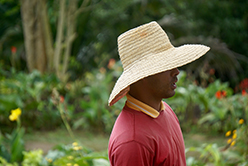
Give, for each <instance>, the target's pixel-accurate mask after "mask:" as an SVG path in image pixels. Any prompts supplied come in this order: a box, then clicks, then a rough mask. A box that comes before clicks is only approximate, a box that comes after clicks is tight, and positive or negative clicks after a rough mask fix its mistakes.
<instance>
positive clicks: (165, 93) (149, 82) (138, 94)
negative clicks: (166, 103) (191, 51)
mask: <svg viewBox="0 0 248 166" xmlns="http://www.w3.org/2000/svg"><path fill="white" fill-rule="evenodd" d="M178 74H179V70H178V69H177V68H174V69H171V70H167V71H164V72H161V73H158V74H154V75H151V76H148V77H145V78H143V79H141V80H139V81H137V82H135V83H133V84H131V85H130V90H129V93H130V95H131V96H133V97H135V98H138V99H141V98H144V97H148V98H150V99H152V98H153V99H156V100H157V101H161V100H162V99H163V98H170V97H172V96H174V94H175V89H176V82H177V80H178V79H177V75H178Z"/></svg>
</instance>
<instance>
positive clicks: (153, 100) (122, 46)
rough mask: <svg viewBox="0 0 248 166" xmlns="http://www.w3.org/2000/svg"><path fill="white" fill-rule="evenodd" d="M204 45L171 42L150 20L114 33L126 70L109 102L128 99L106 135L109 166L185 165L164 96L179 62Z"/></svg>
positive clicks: (192, 56)
mask: <svg viewBox="0 0 248 166" xmlns="http://www.w3.org/2000/svg"><path fill="white" fill-rule="evenodd" d="M208 50H209V47H207V46H204V45H183V46H181V47H177V48H176V47H174V46H173V45H172V44H171V43H170V41H169V38H168V36H167V35H166V33H165V32H164V31H163V29H162V28H161V27H160V26H159V24H158V23H157V22H154V21H153V22H150V23H148V24H145V25H142V26H139V27H137V28H134V29H131V30H129V31H127V32H125V33H123V34H122V35H120V36H119V37H118V51H119V55H120V59H121V61H122V64H123V68H124V71H123V73H122V75H121V76H120V78H119V79H118V80H117V82H116V84H115V86H114V88H113V91H112V93H111V95H110V98H109V105H110V106H111V105H113V104H114V103H116V102H117V101H118V100H119V99H121V98H122V97H124V96H126V97H127V101H126V104H125V106H124V108H123V110H122V112H121V113H120V115H119V116H118V118H117V120H116V122H115V125H114V128H113V130H112V133H111V136H110V139H109V160H110V163H111V165H112V166H186V159H185V147H184V141H183V136H182V132H181V129H180V125H179V122H178V119H177V117H176V115H175V114H174V112H173V111H172V109H171V108H170V107H169V105H167V104H166V103H165V102H163V101H162V99H164V98H169V97H172V96H173V95H174V94H175V89H176V82H177V75H178V74H179V70H178V69H177V67H180V66H182V65H185V64H188V63H190V62H192V61H194V60H196V59H198V58H199V57H201V56H202V55H204V54H205V53H206V52H207V51H208Z"/></svg>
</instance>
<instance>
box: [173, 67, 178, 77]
mask: <svg viewBox="0 0 248 166" xmlns="http://www.w3.org/2000/svg"><path fill="white" fill-rule="evenodd" d="M179 73H180V71H179V70H178V68H175V69H173V76H177V75H178V74H179Z"/></svg>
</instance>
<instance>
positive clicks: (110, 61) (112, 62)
mask: <svg viewBox="0 0 248 166" xmlns="http://www.w3.org/2000/svg"><path fill="white" fill-rule="evenodd" d="M114 65H115V60H114V59H110V60H109V63H108V68H109V69H112V68H113V67H114Z"/></svg>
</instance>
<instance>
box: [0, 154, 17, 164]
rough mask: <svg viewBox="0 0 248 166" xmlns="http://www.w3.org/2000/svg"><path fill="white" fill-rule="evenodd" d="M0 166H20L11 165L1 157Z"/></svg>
mask: <svg viewBox="0 0 248 166" xmlns="http://www.w3.org/2000/svg"><path fill="white" fill-rule="evenodd" d="M0 166H18V164H17V163H16V162H15V163H9V162H8V161H6V160H5V159H4V158H2V157H1V156H0Z"/></svg>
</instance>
